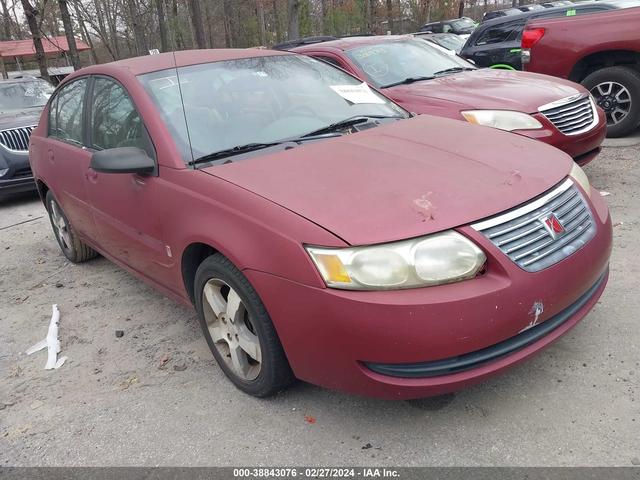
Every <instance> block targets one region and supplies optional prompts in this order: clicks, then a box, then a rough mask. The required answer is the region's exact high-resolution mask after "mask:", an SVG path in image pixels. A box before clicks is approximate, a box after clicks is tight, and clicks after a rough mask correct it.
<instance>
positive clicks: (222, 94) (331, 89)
mask: <svg viewBox="0 0 640 480" xmlns="http://www.w3.org/2000/svg"><path fill="white" fill-rule="evenodd" d="M139 78H140V80H141V81H142V84H143V85H144V87H145V89H146V90H147V92H148V93H149V95H150V96H151V97H152V99H153V101H154V102H155V104H156V106H157V107H158V109H159V110H160V113H161V115H162V117H163V119H164V122H165V124H166V125H167V127H168V129H169V131H170V132H171V135H172V136H173V139H174V141H175V142H176V145H177V146H178V148H179V149H180V151H181V153H182V155H183V158H184V160H185V161H187V162H189V161H191V160H193V159H197V158H200V157H202V156H204V155H208V154H210V153H213V152H219V151H222V150H226V149H229V148H233V147H236V146H242V145H247V144H249V143H272V142H278V141H281V140H284V139H288V138H297V137H300V136H302V135H305V134H307V133H310V132H312V131H314V130H318V129H321V128H323V127H326V126H328V125H331V124H333V123H336V122H340V121H342V120H345V119H347V118H351V117H354V116H360V115H362V116H374V117H379V116H382V117H396V118H397V117H399V116H400V117H406V116H408V113H407V112H406V111H405V110H403V109H402V108H401V107H399V106H398V105H396V104H395V103H393V102H391V101H389V100H388V99H386V98H385V97H383V96H382V95H380V94H378V93H376V92H374V91H373V90H371V89H370V88H369V87H368V86H367V85H366V84H364V83H362V82H361V81H360V80H357V79H355V78H354V77H352V76H350V75H348V74H347V73H344V72H343V71H342V70H339V69H337V68H334V67H332V66H330V65H328V64H326V63H324V62H321V61H318V60H314V59H312V58H309V57H305V56H302V55H277V56H266V57H256V58H245V59H238V60H228V61H219V62H212V63H205V64H200V65H192V66H187V67H180V68H178V69H177V70H176V69H170V70H162V71H159V72H153V73H149V74H145V75H141V76H140V77H139ZM185 122H186V124H185Z"/></svg>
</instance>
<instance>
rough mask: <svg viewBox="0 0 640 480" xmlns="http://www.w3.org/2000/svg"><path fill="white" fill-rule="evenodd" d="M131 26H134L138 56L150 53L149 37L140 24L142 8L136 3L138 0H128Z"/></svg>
mask: <svg viewBox="0 0 640 480" xmlns="http://www.w3.org/2000/svg"><path fill="white" fill-rule="evenodd" d="M127 5H128V7H129V16H130V18H131V26H132V27H133V37H134V39H135V41H136V43H135V46H136V52H137V53H138V56H142V55H148V54H149V49H148V47H147V39H146V37H145V34H144V27H143V26H142V25H141V24H140V9H139V8H138V6H137V5H136V0H127Z"/></svg>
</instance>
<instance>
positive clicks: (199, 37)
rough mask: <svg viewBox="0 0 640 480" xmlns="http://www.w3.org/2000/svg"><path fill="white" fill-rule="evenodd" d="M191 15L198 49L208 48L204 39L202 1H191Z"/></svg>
mask: <svg viewBox="0 0 640 480" xmlns="http://www.w3.org/2000/svg"><path fill="white" fill-rule="evenodd" d="M189 13H190V15H191V24H192V25H193V33H194V40H195V43H196V45H197V47H198V48H207V41H206V39H205V37H204V26H203V25H202V11H201V10H200V0H189Z"/></svg>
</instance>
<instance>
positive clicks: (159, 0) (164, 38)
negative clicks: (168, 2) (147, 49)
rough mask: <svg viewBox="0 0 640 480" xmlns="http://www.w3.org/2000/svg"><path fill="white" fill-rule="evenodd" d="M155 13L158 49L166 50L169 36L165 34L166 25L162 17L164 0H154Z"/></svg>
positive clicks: (167, 49)
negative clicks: (158, 36)
mask: <svg viewBox="0 0 640 480" xmlns="http://www.w3.org/2000/svg"><path fill="white" fill-rule="evenodd" d="M155 3H156V14H157V15H158V30H159V32H160V50H161V51H163V52H168V51H169V50H170V48H169V36H168V35H167V25H166V23H165V18H164V0H155Z"/></svg>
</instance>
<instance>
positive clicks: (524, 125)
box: [460, 110, 542, 132]
mask: <svg viewBox="0 0 640 480" xmlns="http://www.w3.org/2000/svg"><path fill="white" fill-rule="evenodd" d="M460 113H462V116H463V117H464V118H465V119H466V120H467V122H470V123H475V124H477V125H484V126H486V127H493V128H499V129H500V130H507V131H508V132H510V131H512V130H535V129H538V128H542V124H541V123H540V122H539V121H538V120H536V119H535V118H533V117H532V116H531V115H528V114H526V113H522V112H513V111H510V110H466V111H464V112H460Z"/></svg>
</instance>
